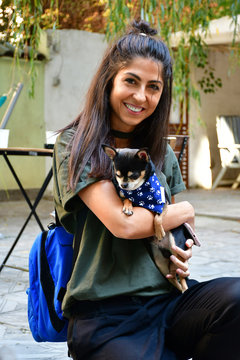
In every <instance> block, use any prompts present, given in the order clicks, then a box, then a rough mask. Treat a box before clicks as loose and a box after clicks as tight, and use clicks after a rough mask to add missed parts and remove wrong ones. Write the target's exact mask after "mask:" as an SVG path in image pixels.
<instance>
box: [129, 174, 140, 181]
mask: <svg viewBox="0 0 240 360" xmlns="http://www.w3.org/2000/svg"><path fill="white" fill-rule="evenodd" d="M138 178H139V174H132V175H130V176H129V179H131V180H137V179H138Z"/></svg>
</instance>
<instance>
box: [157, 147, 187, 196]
mask: <svg viewBox="0 0 240 360" xmlns="http://www.w3.org/2000/svg"><path fill="white" fill-rule="evenodd" d="M162 172H163V173H164V175H165V176H166V181H167V184H168V186H169V188H170V192H171V195H172V196H173V195H176V194H178V193H179V192H181V191H183V190H186V187H185V184H184V182H183V179H182V174H181V170H180V167H179V164H178V160H177V158H176V155H175V154H174V151H173V150H172V148H171V146H170V145H167V151H166V155H165V160H164V164H163V168H162Z"/></svg>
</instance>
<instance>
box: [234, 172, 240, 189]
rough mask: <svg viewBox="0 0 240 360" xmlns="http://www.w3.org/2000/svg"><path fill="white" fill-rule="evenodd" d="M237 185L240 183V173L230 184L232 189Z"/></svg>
mask: <svg viewBox="0 0 240 360" xmlns="http://www.w3.org/2000/svg"><path fill="white" fill-rule="evenodd" d="M238 185H240V174H239V175H238V177H237V178H236V180H235V181H234V183H233V185H232V189H237V187H238Z"/></svg>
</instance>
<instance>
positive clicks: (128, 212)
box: [122, 207, 133, 216]
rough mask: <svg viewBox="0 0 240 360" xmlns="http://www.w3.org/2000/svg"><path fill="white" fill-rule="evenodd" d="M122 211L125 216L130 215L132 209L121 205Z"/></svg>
mask: <svg viewBox="0 0 240 360" xmlns="http://www.w3.org/2000/svg"><path fill="white" fill-rule="evenodd" d="M122 211H123V213H124V214H125V215H127V216H131V215H132V214H133V210H132V209H129V208H125V207H123V209H122Z"/></svg>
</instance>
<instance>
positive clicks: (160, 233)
mask: <svg viewBox="0 0 240 360" xmlns="http://www.w3.org/2000/svg"><path fill="white" fill-rule="evenodd" d="M162 219H163V214H156V215H155V216H154V232H155V236H156V237H157V239H158V240H162V239H163V238H164V236H165V235H166V233H165V231H164V228H163V226H162Z"/></svg>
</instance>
